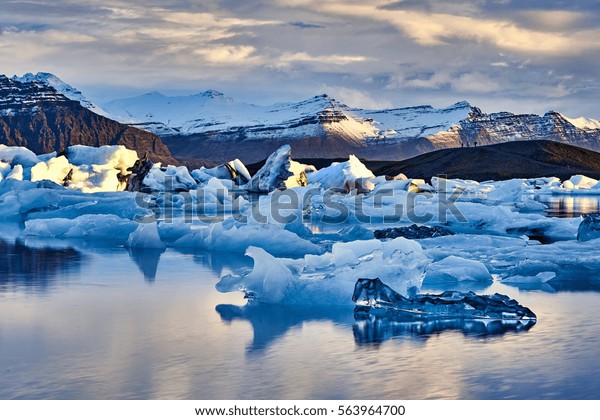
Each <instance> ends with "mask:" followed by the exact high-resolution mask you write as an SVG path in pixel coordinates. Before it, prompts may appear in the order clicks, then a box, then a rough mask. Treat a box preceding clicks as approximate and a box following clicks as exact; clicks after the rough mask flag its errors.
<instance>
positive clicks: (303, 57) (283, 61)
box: [278, 52, 367, 66]
mask: <svg viewBox="0 0 600 420" xmlns="http://www.w3.org/2000/svg"><path fill="white" fill-rule="evenodd" d="M366 60H367V58H366V57H362V56H357V55H339V54H332V55H318V56H315V55H310V54H308V53H307V52H296V53H284V54H283V55H281V57H279V60H278V64H279V65H281V66H288V65H290V63H294V62H307V63H320V64H335V65H340V66H343V65H346V64H351V63H359V62H362V61H366Z"/></svg>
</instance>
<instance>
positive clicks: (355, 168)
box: [307, 155, 375, 193]
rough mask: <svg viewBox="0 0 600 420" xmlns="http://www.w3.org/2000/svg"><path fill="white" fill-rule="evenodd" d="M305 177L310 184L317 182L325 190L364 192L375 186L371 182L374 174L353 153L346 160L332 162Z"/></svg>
mask: <svg viewBox="0 0 600 420" xmlns="http://www.w3.org/2000/svg"><path fill="white" fill-rule="evenodd" d="M307 178H308V182H309V183H310V184H318V185H320V186H321V188H323V189H325V190H328V189H336V190H340V191H346V192H349V191H353V190H354V191H357V192H358V193H365V192H368V191H371V190H372V189H373V188H375V185H374V184H373V182H371V180H373V179H374V178H375V175H373V172H371V171H370V170H369V169H368V168H367V167H366V166H365V165H364V163H362V162H361V161H360V160H359V159H358V158H357V157H356V156H354V155H350V156H349V158H348V160H347V161H346V162H334V163H332V164H331V165H330V166H328V167H327V168H323V169H321V170H318V171H316V172H312V173H309V174H308V175H307Z"/></svg>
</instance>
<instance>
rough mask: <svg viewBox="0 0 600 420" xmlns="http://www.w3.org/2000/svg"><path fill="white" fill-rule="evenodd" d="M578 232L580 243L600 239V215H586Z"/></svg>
mask: <svg viewBox="0 0 600 420" xmlns="http://www.w3.org/2000/svg"><path fill="white" fill-rule="evenodd" d="M582 217H583V220H582V221H581V223H580V224H579V229H578V230H577V240H578V241H580V242H585V241H591V240H592V239H597V238H600V214H584V215H583V216H582Z"/></svg>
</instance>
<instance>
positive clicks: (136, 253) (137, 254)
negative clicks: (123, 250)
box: [129, 248, 165, 283]
mask: <svg viewBox="0 0 600 420" xmlns="http://www.w3.org/2000/svg"><path fill="white" fill-rule="evenodd" d="M164 252H165V250H164V249H151V248H148V249H144V248H129V257H130V258H131V260H132V261H133V262H134V263H135V264H136V265H137V266H138V268H139V269H140V271H141V272H142V274H143V275H144V280H146V281H147V282H148V283H153V282H154V281H155V280H156V272H157V270H158V262H159V261H160V256H161V255H162V254H163V253H164Z"/></svg>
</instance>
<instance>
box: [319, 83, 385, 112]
mask: <svg viewBox="0 0 600 420" xmlns="http://www.w3.org/2000/svg"><path fill="white" fill-rule="evenodd" d="M322 91H323V92H327V94H328V95H330V96H332V97H334V98H336V99H337V100H339V101H340V102H342V103H344V104H346V105H348V106H350V107H353V108H363V109H384V108H390V107H391V106H392V103H391V102H390V101H389V100H386V99H382V98H374V97H372V96H371V95H370V94H369V93H367V92H365V91H363V90H360V89H352V88H347V87H344V86H327V85H324V86H323V87H322Z"/></svg>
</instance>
